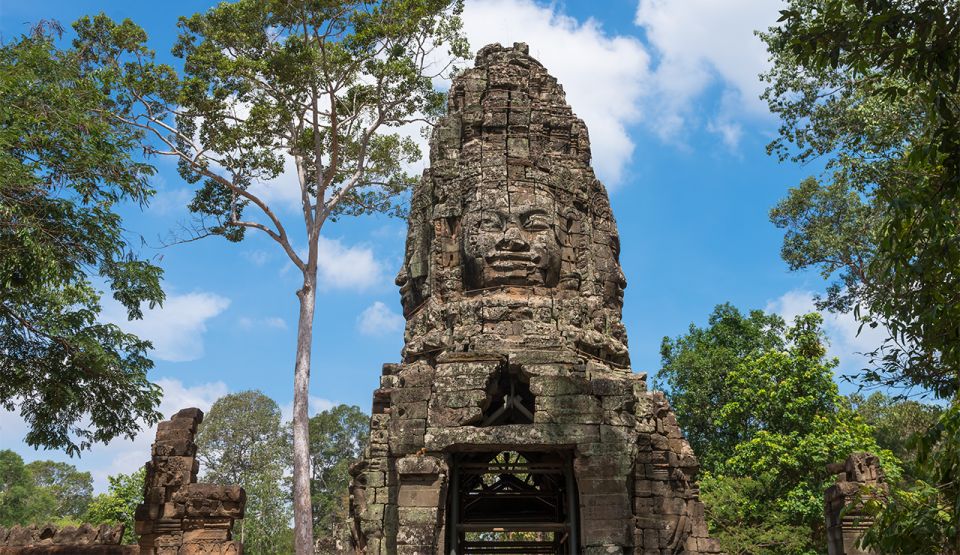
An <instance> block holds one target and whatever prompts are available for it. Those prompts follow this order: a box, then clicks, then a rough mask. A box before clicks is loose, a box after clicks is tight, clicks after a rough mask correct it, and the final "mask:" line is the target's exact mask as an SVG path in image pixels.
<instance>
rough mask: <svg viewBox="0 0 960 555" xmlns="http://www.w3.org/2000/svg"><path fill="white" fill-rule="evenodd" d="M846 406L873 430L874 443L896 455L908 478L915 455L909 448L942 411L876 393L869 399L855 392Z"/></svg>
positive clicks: (936, 407) (929, 427) (928, 428)
mask: <svg viewBox="0 0 960 555" xmlns="http://www.w3.org/2000/svg"><path fill="white" fill-rule="evenodd" d="M850 404H851V405H852V406H853V410H854V411H855V412H856V413H857V414H858V415H859V416H860V418H862V419H863V420H864V422H866V423H867V424H868V425H869V426H870V428H871V429H872V430H873V437H874V439H876V440H877V444H878V445H879V446H880V447H882V448H883V449H887V450H889V451H891V452H892V453H893V454H894V455H896V457H897V458H898V459H900V461H902V462H903V464H904V471H905V474H908V475H912V472H913V470H912V469H913V467H914V463H915V461H916V455H917V453H916V450H915V449H913V448H912V445H913V441H915V440H916V439H917V438H918V436H922V435H925V434H926V433H927V431H928V430H930V429H931V428H932V427H933V426H934V425H935V424H936V423H937V421H938V420H939V417H940V415H941V414H942V413H943V409H942V408H941V407H939V406H937V405H930V404H926V403H921V402H919V401H915V400H910V399H897V398H895V397H891V396H889V395H885V394H883V393H880V392H879V391H878V392H874V393H873V394H871V395H870V396H869V397H864V396H863V395H861V394H859V393H855V394H853V395H851V396H850Z"/></svg>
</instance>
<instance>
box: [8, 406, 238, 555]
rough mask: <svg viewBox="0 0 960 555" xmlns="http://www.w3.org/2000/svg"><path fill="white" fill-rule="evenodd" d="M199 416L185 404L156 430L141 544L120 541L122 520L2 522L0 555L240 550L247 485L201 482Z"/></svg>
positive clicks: (186, 554)
mask: <svg viewBox="0 0 960 555" xmlns="http://www.w3.org/2000/svg"><path fill="white" fill-rule="evenodd" d="M202 420H203V411H201V410H200V409H196V408H190V409H183V410H181V411H179V412H178V413H176V414H174V415H173V417H172V418H171V419H170V420H165V421H163V422H161V423H160V425H159V426H158V427H157V439H156V441H155V442H154V443H153V446H152V447H151V452H152V458H151V460H150V462H148V463H147V465H146V471H147V472H146V474H147V475H146V479H145V481H144V491H143V503H142V504H141V505H139V506H138V507H137V511H136V514H135V518H136V527H135V528H136V532H137V534H139V535H140V544H139V546H136V545H120V542H121V541H122V539H123V528H124V526H123V525H122V524H120V525H117V526H108V525H103V526H91V525H89V524H84V525H82V526H79V527H73V526H67V527H64V528H58V527H56V526H53V525H50V524H48V525H44V526H28V527H21V526H14V527H13V528H11V529H9V530H8V529H4V528H2V527H0V555H73V554H77V555H81V554H82V555H242V553H243V546H242V545H241V543H240V542H238V541H235V540H233V539H232V537H231V531H232V529H233V521H234V519H238V518H243V508H244V505H245V504H246V501H247V496H246V493H245V492H244V491H243V488H241V487H240V486H217V485H212V484H198V483H197V472H198V471H199V469H200V466H199V463H198V462H197V459H196V454H197V444H196V443H194V441H193V439H194V436H195V435H196V433H197V426H199V425H200V422H201V421H202Z"/></svg>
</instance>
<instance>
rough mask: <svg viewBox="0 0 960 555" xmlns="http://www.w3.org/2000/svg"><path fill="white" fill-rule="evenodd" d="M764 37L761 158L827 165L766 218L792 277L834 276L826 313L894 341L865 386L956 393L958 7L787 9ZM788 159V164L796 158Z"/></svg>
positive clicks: (824, 3) (801, 2)
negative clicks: (771, 124) (765, 141)
mask: <svg viewBox="0 0 960 555" xmlns="http://www.w3.org/2000/svg"><path fill="white" fill-rule="evenodd" d="M782 14H783V17H782V19H781V21H782V23H783V25H781V26H779V27H774V28H771V29H770V30H769V32H767V33H765V34H763V35H762V36H763V38H764V40H766V42H767V44H768V46H769V48H770V52H771V55H772V60H773V63H774V67H773V70H772V71H771V72H770V73H769V74H768V75H767V78H768V80H769V81H770V83H771V85H770V87H769V88H768V89H767V91H766V93H765V97H766V99H767V100H768V102H769V104H770V107H771V110H773V111H774V112H775V113H777V114H779V115H780V116H781V118H782V119H783V126H782V127H781V133H780V138H779V139H778V140H776V141H774V142H773V143H772V144H771V146H770V149H771V150H773V151H776V152H778V154H779V155H780V157H781V158H782V159H786V158H790V159H792V160H795V161H798V162H808V161H811V160H813V159H815V158H823V159H825V160H826V161H827V173H826V175H825V179H824V180H825V181H826V182H827V183H826V184H821V183H818V182H817V181H814V180H809V181H807V182H805V183H803V184H801V186H800V187H799V188H797V189H794V190H792V191H791V192H790V194H789V196H788V198H787V199H786V200H784V201H783V202H781V204H780V205H779V206H778V207H777V208H776V209H775V210H774V212H773V213H772V218H773V220H774V222H775V223H776V224H777V225H778V226H780V227H783V228H785V229H787V238H786V240H785V242H784V258H785V259H786V260H787V261H788V263H790V265H791V267H794V268H805V267H818V268H819V269H820V270H821V272H822V273H823V274H824V275H825V276H831V275H834V274H838V278H839V279H838V280H837V281H836V282H835V283H834V284H833V285H832V286H831V289H830V290H829V291H828V296H827V298H826V299H825V300H823V303H822V304H823V306H824V307H830V308H832V309H838V310H847V309H849V308H851V307H853V308H855V309H856V310H857V314H858V316H859V317H860V319H861V321H862V322H864V324H869V325H874V326H875V325H883V326H884V327H886V328H887V329H888V330H889V332H890V338H889V339H888V340H887V341H886V342H885V344H884V345H883V347H882V348H881V349H878V350H877V351H876V352H874V353H873V355H874V360H875V362H876V366H877V367H876V368H873V369H869V370H868V371H867V372H866V373H865V376H864V377H865V378H866V379H868V380H870V381H873V382H879V383H881V384H884V385H906V386H920V387H922V388H925V389H928V390H930V391H932V392H933V393H934V394H935V395H937V396H939V397H941V398H950V397H952V396H954V395H955V394H956V393H957V391H958V386H960V373H958V371H957V368H960V329H958V328H957V326H956V325H955V324H954V322H956V321H957V320H958V318H960V300H958V299H960V277H958V273H957V272H956V268H957V267H958V266H960V243H958V242H957V240H956V238H957V237H958V236H960V126H958V125H957V122H958V116H960V91H958V83H960V77H958V73H957V71H956V68H957V64H958V60H960V40H958V39H960V3H958V2H957V1H956V0H950V1H946V2H931V1H907V2H877V1H868V2H864V1H862V0H793V1H791V2H788V6H787V9H786V10H784V11H783V12H782ZM793 147H795V150H793Z"/></svg>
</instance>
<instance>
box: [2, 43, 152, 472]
mask: <svg viewBox="0 0 960 555" xmlns="http://www.w3.org/2000/svg"><path fill="white" fill-rule="evenodd" d="M54 38H55V33H54V32H53V31H51V30H50V28H49V27H45V26H40V27H38V28H37V29H36V30H35V31H34V33H33V34H31V35H29V36H22V37H19V38H17V39H16V40H14V41H12V42H9V43H7V44H4V45H2V46H0V122H2V125H0V406H2V407H3V408H4V409H6V410H19V413H20V415H21V417H22V418H23V419H24V420H25V421H26V422H27V423H28V424H29V426H30V430H29V432H28V433H27V436H26V441H27V443H28V444H30V445H32V446H35V447H39V446H43V447H47V448H54V449H65V450H66V451H67V452H68V453H70V454H77V453H79V451H80V450H83V449H86V448H89V447H90V445H91V444H92V443H94V442H107V441H110V440H111V439H113V438H115V437H118V436H127V437H131V438H132V437H133V436H134V435H135V434H136V433H137V432H138V431H139V430H140V426H141V424H142V423H144V422H146V423H153V422H155V421H156V420H157V419H158V418H159V413H158V412H157V411H156V407H157V405H158V403H159V398H160V388H159V387H157V386H156V385H154V384H151V383H150V382H149V381H147V377H146V373H147V370H148V369H149V368H150V367H151V366H152V363H151V362H150V360H149V359H148V358H147V357H146V353H147V349H148V348H149V346H150V345H149V343H147V342H145V341H141V340H140V339H138V338H137V337H136V336H133V335H130V334H127V333H123V332H122V331H121V330H120V329H119V328H118V327H117V326H115V325H112V324H103V323H101V322H100V321H98V315H99V314H100V297H101V292H100V291H98V290H97V288H96V287H95V285H94V283H93V282H92V281H91V276H94V275H97V276H99V277H98V279H99V280H102V281H103V282H104V283H105V284H106V285H107V286H108V287H109V289H110V291H111V292H112V294H113V297H114V298H115V299H116V300H117V301H118V302H120V303H121V304H122V305H123V306H124V307H125V308H126V309H127V312H128V316H129V317H130V318H139V317H141V316H142V313H141V308H140V306H141V303H148V304H149V305H150V306H151V307H152V306H154V305H156V304H158V303H159V302H161V301H162V300H163V293H162V291H161V289H160V283H159V282H160V269H159V268H157V267H156V266H154V265H152V264H150V263H149V262H147V261H144V260H140V259H138V258H137V257H136V255H135V254H134V253H133V252H132V250H131V248H130V246H129V245H128V243H127V240H126V239H125V237H124V234H123V228H122V226H121V221H120V217H119V216H118V215H117V214H116V212H114V207H115V206H116V204H117V203H119V202H134V203H140V204H141V205H142V204H144V203H145V202H146V201H147V199H148V198H149V196H150V195H151V194H152V190H151V189H150V188H149V186H148V185H147V178H148V177H149V176H150V175H151V174H152V173H153V170H152V168H151V167H150V166H148V165H146V164H143V163H141V162H137V161H135V160H134V159H133V157H132V153H133V152H134V150H135V149H136V147H137V145H138V144H139V140H140V138H141V136H140V134H139V132H138V131H136V130H133V129H131V128H129V127H127V126H124V125H120V124H118V123H117V122H116V121H114V120H111V119H110V118H105V117H103V115H102V113H103V111H104V110H107V109H110V107H111V104H112V102H111V100H110V98H109V96H108V95H107V94H105V93H104V90H103V85H104V83H103V81H102V80H101V79H100V76H99V75H98V74H97V73H95V72H87V71H85V70H84V68H83V64H82V62H81V59H80V56H79V55H78V53H77V52H76V51H72V50H68V51H63V50H58V49H57V48H56V47H55V46H54Z"/></svg>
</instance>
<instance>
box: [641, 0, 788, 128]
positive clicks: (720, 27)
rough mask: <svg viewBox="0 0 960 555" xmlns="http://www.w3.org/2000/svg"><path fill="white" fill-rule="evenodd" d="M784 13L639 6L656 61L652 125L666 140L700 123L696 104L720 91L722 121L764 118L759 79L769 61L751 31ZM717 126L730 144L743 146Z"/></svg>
mask: <svg viewBox="0 0 960 555" xmlns="http://www.w3.org/2000/svg"><path fill="white" fill-rule="evenodd" d="M782 7H783V2H782V0H759V1H758V0H639V4H638V6H637V13H636V20H635V22H636V24H637V25H639V26H640V27H641V28H642V29H643V31H644V33H645V35H646V38H647V42H648V43H649V45H650V46H651V47H652V48H653V49H654V51H655V53H656V55H657V65H656V70H655V71H654V75H653V85H654V87H655V89H656V90H655V95H654V97H653V99H652V101H653V103H654V106H653V108H655V112H654V113H656V114H658V115H657V116H655V117H654V118H653V119H652V121H650V122H649V123H650V124H651V125H653V127H654V129H655V130H656V131H657V133H658V134H659V135H660V136H661V138H664V139H666V140H676V139H677V138H678V137H679V136H680V135H682V134H683V133H684V132H685V131H688V130H689V128H691V127H698V126H701V125H703V124H702V122H700V121H698V118H700V117H702V115H700V114H697V113H696V110H695V106H696V104H697V103H696V102H695V101H696V100H697V99H698V98H699V97H701V95H703V94H704V93H705V92H706V91H707V90H708V89H710V88H712V87H716V86H717V85H719V86H720V87H721V88H722V100H721V105H720V107H719V111H720V114H719V118H720V119H721V120H730V119H733V118H744V117H754V118H756V117H765V115H766V114H767V110H766V107H765V105H764V103H763V102H762V101H761V100H760V99H759V96H760V93H761V92H762V91H763V83H761V81H760V79H759V78H758V74H760V73H761V72H763V71H764V70H766V69H767V68H768V66H769V63H768V61H767V52H766V47H765V45H764V44H763V43H762V41H761V40H760V38H759V37H757V36H756V35H755V34H754V31H757V30H766V29H767V28H769V27H770V26H772V25H774V24H775V23H776V20H777V18H778V17H779V10H780V9H781V8H782ZM715 117H716V116H715ZM707 119H712V118H710V117H709V115H708V116H707ZM714 127H715V128H716V129H715V130H712V131H714V132H718V133H719V134H720V136H721V138H722V139H723V140H724V142H725V143H727V144H728V146H729V145H730V144H731V142H735V141H738V140H739V136H738V135H734V134H730V133H728V132H725V130H724V128H722V127H718V126H717V124H716V123H715V124H714ZM731 129H732V128H731Z"/></svg>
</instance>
